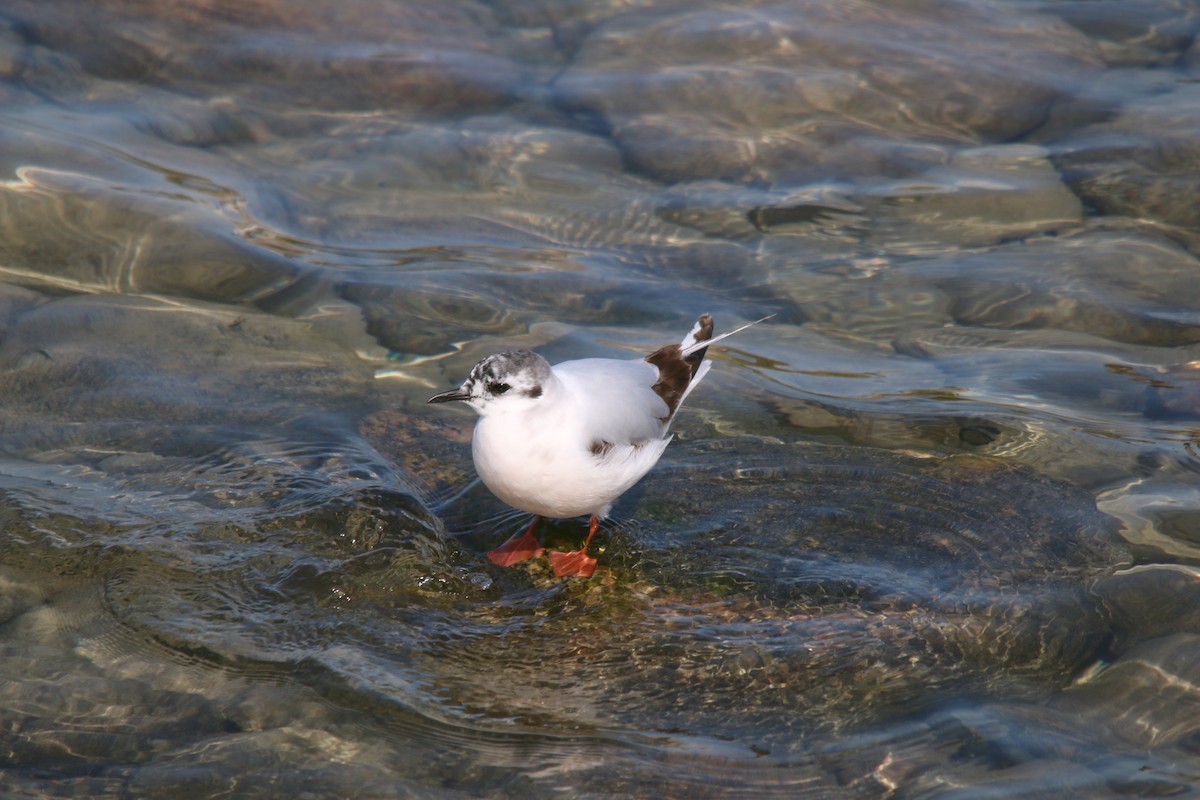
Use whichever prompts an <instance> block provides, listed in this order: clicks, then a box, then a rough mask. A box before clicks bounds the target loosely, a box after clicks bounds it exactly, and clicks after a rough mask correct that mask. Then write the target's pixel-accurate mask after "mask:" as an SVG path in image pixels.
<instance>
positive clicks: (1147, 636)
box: [1095, 565, 1200, 653]
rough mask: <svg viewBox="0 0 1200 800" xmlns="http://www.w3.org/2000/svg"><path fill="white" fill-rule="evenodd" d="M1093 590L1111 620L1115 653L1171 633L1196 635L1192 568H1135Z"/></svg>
mask: <svg viewBox="0 0 1200 800" xmlns="http://www.w3.org/2000/svg"><path fill="white" fill-rule="evenodd" d="M1095 591H1096V594H1097V595H1098V596H1099V597H1101V598H1102V599H1103V600H1104V604H1105V606H1106V608H1107V611H1108V613H1109V614H1110V615H1111V617H1112V620H1113V627H1114V636H1115V638H1114V640H1113V643H1112V645H1111V647H1112V649H1113V651H1114V652H1116V653H1125V652H1126V651H1128V650H1130V649H1132V648H1134V647H1136V646H1138V645H1139V644H1141V643H1143V642H1148V641H1151V640H1154V639H1159V638H1162V637H1166V636H1169V635H1171V634H1173V633H1190V634H1195V635H1197V636H1200V574H1197V572H1196V570H1195V569H1194V568H1189V567H1184V566H1174V565H1161V566H1155V565H1146V566H1139V567H1136V568H1133V569H1129V570H1125V571H1123V572H1120V573H1117V574H1115V575H1112V576H1110V577H1108V578H1105V579H1103V580H1101V581H1099V582H1098V583H1097V584H1096V587H1095Z"/></svg>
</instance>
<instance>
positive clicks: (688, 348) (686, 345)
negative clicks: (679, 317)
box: [679, 314, 775, 384]
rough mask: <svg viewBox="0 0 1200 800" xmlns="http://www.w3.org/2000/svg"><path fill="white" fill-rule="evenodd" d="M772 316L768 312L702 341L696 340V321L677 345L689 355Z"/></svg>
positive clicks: (683, 352) (697, 327)
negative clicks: (761, 316)
mask: <svg viewBox="0 0 1200 800" xmlns="http://www.w3.org/2000/svg"><path fill="white" fill-rule="evenodd" d="M774 316H775V315H774V314H768V315H767V316H765V317H763V318H762V319H756V320H754V322H747V323H746V324H745V325H742V326H740V327H737V328H734V329H733V330H731V331H726V332H725V333H722V334H721V335H720V336H714V337H712V338H711V339H705V340H704V341H702V342H697V341H696V332H697V331H699V330H700V323H698V322H697V323H696V326H695V327H693V328H692V330H691V332H690V333H688V335H687V336H685V337H684V338H683V342H682V343H681V344H680V345H679V346H680V349H681V351H682V355H684V356H690V355H691V354H692V353H694V352H696V351H697V350H700V349H701V348H704V347H708V346H709V345H710V344H716V343H717V342H719V341H721V340H722V339H728V338H729V337H730V336H733V335H734V334H735V333H741V332H742V331H744V330H746V328H751V327H753V326H755V325H757V324H758V323H760V322H766V321H767V320H769V319H771V318H772V317H774ZM697 382H698V380H693V381H692V383H693V384H694V383H697Z"/></svg>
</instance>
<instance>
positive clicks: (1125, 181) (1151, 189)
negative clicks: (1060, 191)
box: [1056, 83, 1200, 231]
mask: <svg viewBox="0 0 1200 800" xmlns="http://www.w3.org/2000/svg"><path fill="white" fill-rule="evenodd" d="M1198 109H1200V87H1198V86H1196V85H1194V84H1189V83H1179V84H1177V85H1175V86H1172V87H1170V88H1169V90H1168V91H1165V92H1162V93H1159V94H1154V95H1151V96H1146V97H1139V98H1137V99H1133V100H1130V101H1128V102H1127V103H1126V104H1125V105H1124V106H1123V107H1122V108H1121V110H1120V112H1119V114H1118V115H1117V116H1116V118H1115V119H1113V120H1111V121H1109V122H1104V123H1100V124H1097V125H1093V126H1091V127H1088V128H1085V129H1083V130H1080V131H1078V132H1077V133H1075V134H1073V135H1071V136H1068V137H1066V138H1065V139H1063V140H1062V141H1060V142H1058V143H1057V145H1056V149H1057V151H1058V152H1059V153H1060V154H1061V155H1060V156H1059V159H1058V160H1059V163H1060V165H1061V167H1062V169H1063V173H1064V177H1065V179H1066V181H1067V183H1068V185H1070V186H1071V188H1072V189H1074V190H1075V191H1076V192H1077V193H1078V194H1079V195H1080V196H1081V197H1082V198H1083V199H1084V202H1086V203H1088V204H1089V205H1090V206H1092V207H1094V208H1095V209H1097V210H1098V211H1099V212H1100V213H1102V214H1112V215H1120V216H1127V217H1132V218H1135V219H1136V218H1148V219H1153V220H1156V221H1158V222H1161V223H1165V224H1167V225H1176V226H1180V227H1183V228H1188V229H1191V230H1193V231H1194V230H1196V229H1198V228H1200V189H1198V188H1197V182H1196V180H1195V179H1194V176H1195V174H1196V173H1197V171H1200V144H1198V143H1197V141H1196V137H1195V136H1194V132H1195V131H1196V130H1197V128H1200V110H1198Z"/></svg>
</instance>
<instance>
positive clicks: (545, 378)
mask: <svg viewBox="0 0 1200 800" xmlns="http://www.w3.org/2000/svg"><path fill="white" fill-rule="evenodd" d="M772 316H774V315H772ZM770 318H771V317H764V318H763V319H760V320H758V321H757V322H751V323H749V324H747V325H743V326H741V327H740V328H736V329H734V330H732V331H729V332H728V333H723V334H721V335H720V336H717V337H716V338H713V335H712V332H713V318H712V315H711V314H702V315H701V316H700V318H699V319H698V320H696V325H695V327H693V328H692V330H691V331H690V332H689V333H688V335H687V336H685V337H684V339H683V341H682V342H680V343H679V344H670V345H666V346H664V347H660V348H659V349H658V350H655V351H654V352H653V353H651V354H650V355H648V356H646V357H645V358H644V359H629V360H625V359H614V358H582V359H578V360H576V361H564V362H562V363H561V364H555V365H553V366H551V365H550V363H549V362H548V361H546V359H544V358H542V357H541V356H540V355H538V354H537V353H534V352H532V351H530V350H510V351H508V352H505V353H497V354H496V355H494V356H488V357H487V358H485V359H484V360H483V361H480V362H479V363H478V364H476V365H475V367H474V368H473V369H472V370H471V374H470V376H469V377H468V378H467V380H466V381H465V382H464V383H463V384H462V386H460V387H458V388H457V389H451V390H450V391H448V392H442V393H441V394H436V395H434V396H433V397H431V398H429V400H428V402H430V403H446V402H450V401H452V400H461V401H463V402H465V403H466V404H467V405H469V406H470V407H471V408H473V409H475V411H476V412H477V413H478V414H479V422H478V423H477V424H476V425H475V435H474V437H473V438H472V442H471V455H472V456H473V458H474V460H475V470H476V471H477V472H478V473H479V477H480V478H481V479H482V480H483V482H484V484H485V485H486V486H487V487H488V489H490V490H491V491H492V493H493V494H494V495H496V496H497V497H499V498H500V499H501V500H503V501H504V502H505V503H508V504H509V505H510V506H513V507H514V508H518V509H520V510H521V511H526V512H528V513H530V514H533V515H534V516H533V521H532V522H530V524H529V527H528V528H527V529H526V530H525V532H524V533H520V534H516V535H514V536H513V537H512V538H511V539H509V540H508V541H507V542H505V543H504V544H502V545H500V546H499V547H497V548H496V549H495V550H492V551H491V552H490V553H488V559H490V560H491V561H492V563H494V564H497V565H499V566H502V567H507V566H511V565H512V564H516V563H519V562H521V561H525V560H527V559H531V558H537V557H538V556H540V555H541V554H542V553H543V552H544V551H543V548H542V545H541V543H540V542H539V541H538V539H537V536H536V534H535V533H534V530H535V528H536V526H537V523H538V519H539V518H541V517H553V518H565V517H579V516H584V515H588V514H590V515H591V525H590V527H589V529H588V535H587V539H585V540H584V542H583V547H582V548H580V549H579V550H574V551H572V552H558V551H554V550H550V551H545V552H546V555H547V556H548V557H549V559H550V563H551V566H553V568H554V572H555V574H556V575H560V576H569V575H580V576H584V577H586V576H589V575H591V574H592V573H593V572H594V571H595V569H596V559H594V558H592V557H591V556H589V555H588V554H587V549H588V545H590V544H591V542H592V537H594V536H595V535H596V529H597V528H598V527H599V525H600V520H601V519H603V518H604V517H606V516H607V515H608V512H609V510H610V509H611V508H612V505H613V503H614V502H616V500H617V498H618V497H620V496H621V495H622V494H624V493H625V491H626V490H627V489H629V488H630V487H631V486H633V485H634V484H635V483H637V482H638V481H639V480H640V479H641V477H642V476H643V475H645V474H646V473H647V472H649V471H650V468H651V467H653V466H654V465H655V463H657V462H658V459H659V457H660V456H661V455H662V453H663V450H665V449H666V447H667V444H668V443H669V442H670V441H671V436H669V435H667V429H668V428H669V427H670V425H671V420H672V419H673V418H674V416H675V412H676V411H677V410H678V409H679V406H680V405H681V404H682V403H683V401H684V400H685V399H686V398H687V396H688V395H689V394H690V393H691V391H692V389H694V388H695V387H696V384H698V383H699V382H700V381H701V380H702V379H703V378H704V376H705V375H706V374H708V370H709V368H710V367H711V366H712V365H711V363H710V362H708V361H705V360H704V353H705V350H706V349H707V348H708V347H709V345H712V344H714V343H716V342H719V341H721V340H722V339H724V338H726V337H728V336H732V335H733V334H735V333H738V332H739V331H743V330H745V329H746V328H749V327H750V326H751V325H756V324H758V322H762V321H763V320H766V319H770Z"/></svg>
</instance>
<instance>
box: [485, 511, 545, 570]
mask: <svg viewBox="0 0 1200 800" xmlns="http://www.w3.org/2000/svg"><path fill="white" fill-rule="evenodd" d="M538 519H539V518H538V516H537V515H534V517H533V521H532V522H530V523H529V527H528V528H526V529H525V532H524V533H519V534H516V535H514V536H513V537H512V538H510V539H509V540H508V541H507V542H505V543H504V544H502V545H500V546H499V547H497V548H496V549H495V550H493V551H491V552H490V553H488V554H487V557H488V561H491V562H492V563H493V564H495V565H496V566H498V567H511V566H512V565H513V564H519V563H521V562H522V561H528V560H529V559H531V558H537V557H538V556H540V555H541V554H542V544H541V542H539V541H538V538H537V535H536V534H534V532H533V530H534V528H536V527H537V524H538Z"/></svg>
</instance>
